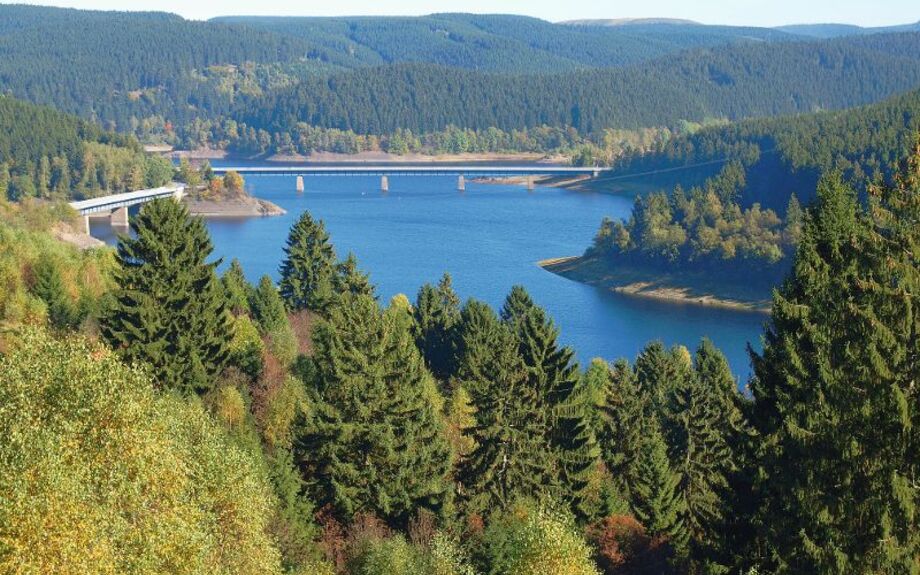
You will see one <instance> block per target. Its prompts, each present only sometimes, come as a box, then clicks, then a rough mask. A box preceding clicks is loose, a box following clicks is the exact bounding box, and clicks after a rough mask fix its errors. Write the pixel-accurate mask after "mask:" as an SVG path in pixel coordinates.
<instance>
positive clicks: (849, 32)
mask: <svg viewBox="0 0 920 575" xmlns="http://www.w3.org/2000/svg"><path fill="white" fill-rule="evenodd" d="M775 29H776V30H781V31H783V32H788V33H790V34H797V35H800V36H811V37H813V38H839V37H841V36H859V35H866V34H890V33H895V32H918V31H920V22H914V23H912V24H900V25H897V26H881V27H874V28H873V27H870V28H864V27H862V26H856V25H854V24H834V23H828V24H790V25H788V26H778V27H776V28H775Z"/></svg>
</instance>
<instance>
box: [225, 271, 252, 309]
mask: <svg viewBox="0 0 920 575" xmlns="http://www.w3.org/2000/svg"><path fill="white" fill-rule="evenodd" d="M221 284H222V285H223V288H224V293H225V294H226V297H227V307H228V308H229V309H230V311H232V312H233V313H234V315H242V314H246V313H249V312H250V310H249V299H250V298H251V297H252V292H253V289H252V286H251V285H250V284H249V282H248V281H247V280H246V274H245V273H244V272H243V266H242V265H240V262H239V260H238V259H236V258H233V261H231V262H230V266H229V267H228V268H227V271H225V272H224V275H223V277H221Z"/></svg>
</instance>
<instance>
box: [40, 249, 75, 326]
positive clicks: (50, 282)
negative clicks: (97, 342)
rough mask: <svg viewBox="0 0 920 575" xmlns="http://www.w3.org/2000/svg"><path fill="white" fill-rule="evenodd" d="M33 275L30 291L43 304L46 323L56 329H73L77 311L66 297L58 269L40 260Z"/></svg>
mask: <svg viewBox="0 0 920 575" xmlns="http://www.w3.org/2000/svg"><path fill="white" fill-rule="evenodd" d="M33 273H34V274H35V278H34V281H33V283H32V290H31V291H32V293H33V294H35V295H36V296H37V297H38V298H39V299H41V300H42V301H44V302H45V305H46V306H47V308H48V321H49V322H50V323H51V325H52V326H54V327H56V328H69V327H73V326H74V325H75V324H76V323H77V321H78V318H77V310H76V309H74V305H73V303H72V302H71V301H70V296H68V295H67V289H66V288H65V287H64V279H63V278H62V277H61V271H60V269H58V267H57V265H55V263H54V262H53V261H51V260H49V259H47V258H42V259H40V260H39V261H38V263H37V264H36V265H35V269H34V270H33Z"/></svg>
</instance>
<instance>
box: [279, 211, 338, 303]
mask: <svg viewBox="0 0 920 575" xmlns="http://www.w3.org/2000/svg"><path fill="white" fill-rule="evenodd" d="M284 253H285V258H284V261H283V262H282V263H281V281H280V283H279V284H278V285H279V288H280V290H281V297H282V298H284V302H285V304H286V305H287V308H288V309H289V310H291V311H299V310H304V309H309V310H312V311H316V312H320V313H326V312H327V311H328V308H329V305H330V304H331V303H332V300H333V282H334V278H335V274H336V261H335V250H334V249H333V247H332V244H331V243H330V241H329V234H328V233H326V226H325V224H323V222H322V221H315V220H314V219H313V218H312V217H311V216H310V213H309V212H304V213H303V215H301V216H300V219H299V220H298V221H297V223H295V224H294V226H293V227H292V228H291V232H290V234H289V235H288V239H287V244H286V246H285V248H284Z"/></svg>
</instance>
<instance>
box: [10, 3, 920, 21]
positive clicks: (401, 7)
mask: <svg viewBox="0 0 920 575" xmlns="http://www.w3.org/2000/svg"><path fill="white" fill-rule="evenodd" d="M0 4H28V5H34V6H54V7H61V8H79V9H85V10H119V11H156V12H171V13H174V14H178V15H180V16H182V17H184V18H187V19H192V20H207V19H210V18H215V17H220V16H318V17H323V16H325V17H359V16H424V15H428V14H433V13H438V12H469V13H477V14H514V15H520V16H531V17H535V18H540V19H543V20H548V21H551V22H562V21H567V20H588V19H600V20H608V19H609V20H620V19H646V18H653V19H658V18H666V19H680V20H692V21H695V22H699V23H701V24H708V25H728V26H754V27H777V26H787V25H793V24H846V25H856V26H863V27H878V26H892V25H899V24H912V23H915V22H918V21H920V6H918V5H917V4H916V3H914V2H908V1H906V0H887V1H881V2H875V3H872V4H871V5H870V4H867V3H865V2H862V1H858V0H844V1H837V2H834V1H832V0H819V1H817V2H810V3H808V4H807V5H803V3H801V2H796V1H794V0H776V1H773V2H764V1H761V0H756V1H749V2H726V1H724V0H709V1H703V2H694V3H692V4H689V5H688V3H685V2H680V1H679V0H647V1H645V2H642V3H641V7H640V8H639V9H634V8H631V7H629V6H616V7H614V6H609V5H607V6H603V5H599V4H600V3H598V2H596V1H594V0H571V1H570V2H567V3H565V5H561V4H560V3H558V2H550V1H548V0H530V1H522V0H506V1H505V2H503V3H502V4H501V8H500V9H496V3H495V2H489V1H485V0H449V1H443V2H437V3H434V2H423V1H421V0H402V1H399V2H388V3H379V2H371V1H369V0H340V1H339V2H336V3H334V4H330V5H326V6H323V5H313V6H310V7H308V8H301V7H298V8H295V9H292V8H291V5H290V3H289V2H285V1H283V0H264V1H263V2H260V3H259V4H258V9H254V6H253V5H252V4H250V3H247V2H242V1H239V0H229V1H225V2H214V1H203V2H197V3H194V5H190V4H189V3H188V2H179V1H177V0H166V1H154V0H139V1H136V2H132V5H131V8H130V9H127V10H126V9H125V8H124V6H123V4H124V3H123V2H120V1H119V0H60V1H54V0H52V1H49V2H28V3H23V2H0Z"/></svg>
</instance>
